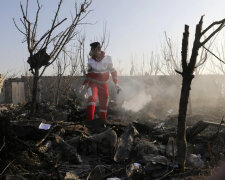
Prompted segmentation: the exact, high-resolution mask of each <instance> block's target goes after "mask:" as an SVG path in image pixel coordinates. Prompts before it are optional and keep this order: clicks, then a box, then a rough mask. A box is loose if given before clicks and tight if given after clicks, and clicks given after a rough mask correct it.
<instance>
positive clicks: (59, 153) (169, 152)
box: [0, 102, 225, 180]
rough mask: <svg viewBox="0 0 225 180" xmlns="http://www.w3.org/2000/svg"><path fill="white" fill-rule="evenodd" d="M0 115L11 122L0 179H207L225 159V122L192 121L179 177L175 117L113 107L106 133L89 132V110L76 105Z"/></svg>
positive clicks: (15, 109) (1, 150)
mask: <svg viewBox="0 0 225 180" xmlns="http://www.w3.org/2000/svg"><path fill="white" fill-rule="evenodd" d="M0 109H1V110H2V113H1V114H2V115H1V118H0V119H1V120H2V119H3V118H7V119H8V121H9V122H10V132H9V135H8V136H7V138H4V139H3V140H2V141H1V144H3V145H2V146H1V145H0V162H1V163H0V164H1V165H0V173H1V174H0V177H1V178H6V179H8V180H12V179H67V180H68V179H74V180H78V179H89V180H101V179H108V180H122V179H132V180H141V179H143V180H145V179H146V180H147V179H174V180H175V179H181V178H183V179H184V178H185V177H186V178H188V177H190V176H191V177H204V176H209V173H210V169H212V167H214V166H215V165H216V164H217V163H218V161H219V160H221V159H223V158H224V155H225V127H224V125H223V122H222V121H221V123H212V122H207V118H206V117H204V116H197V117H196V116H191V117H188V122H189V124H188V129H187V141H188V158H187V170H186V171H185V172H184V173H180V172H179V166H178V164H177V163H176V154H177V149H176V119H177V117H176V116H170V117H168V118H167V119H166V120H164V121H159V120H158V121H157V120H154V121H153V120H151V121H150V120H149V119H148V117H147V116H144V115H142V116H141V115H140V114H138V113H136V114H134V113H132V112H127V111H124V110H122V109H117V108H116V107H114V108H111V109H109V115H108V123H107V125H106V127H105V128H102V129H90V128H87V127H86V126H85V125H84V120H85V114H86V113H85V109H82V108H78V107H76V105H74V104H73V103H72V102H70V103H68V105H67V106H65V107H64V108H63V109H62V108H60V109H59V108H56V107H54V106H50V105H48V104H42V105H41V106H40V109H39V114H36V115H35V116H31V115H30V114H29V113H28V112H29V111H28V109H26V107H19V106H2V107H1V108H0ZM3 112H8V113H9V112H10V114H7V116H4V115H3V114H4V113H3ZM203 117H204V118H203ZM205 118H206V119H205ZM192 119H197V120H196V121H192ZM201 120H204V121H201ZM208 121H210V119H208Z"/></svg>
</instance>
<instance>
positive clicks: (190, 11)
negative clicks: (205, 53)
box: [0, 0, 225, 73]
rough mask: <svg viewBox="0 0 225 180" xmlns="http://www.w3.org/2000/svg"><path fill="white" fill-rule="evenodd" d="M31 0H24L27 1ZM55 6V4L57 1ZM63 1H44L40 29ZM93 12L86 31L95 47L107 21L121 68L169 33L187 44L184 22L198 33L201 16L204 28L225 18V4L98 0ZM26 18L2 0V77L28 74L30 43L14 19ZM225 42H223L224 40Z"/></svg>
mask: <svg viewBox="0 0 225 180" xmlns="http://www.w3.org/2000/svg"><path fill="white" fill-rule="evenodd" d="M25 1H26V0H21V2H22V3H25ZM30 1H31V4H30V7H31V8H30V17H33V13H34V12H35V9H36V6H35V2H36V1H35V0H30ZM64 1H65V2H64V4H63V7H62V9H61V17H65V16H69V17H70V13H73V3H74V0H64ZM53 2H54V3H53ZM57 2H58V0H40V3H41V4H42V5H43V8H42V9H41V17H40V25H39V31H40V32H44V31H45V30H46V29H48V27H49V26H48V25H49V24H50V22H51V19H52V17H53V15H54V10H55V9H56V7H57ZM90 9H92V10H93V11H92V12H91V13H90V14H89V15H88V17H87V18H86V19H85V22H88V23H94V25H86V26H85V27H83V29H84V30H85V33H86V36H87V41H86V47H87V48H88V47H89V44H90V42H91V40H93V39H94V38H95V37H99V35H100V34H101V33H102V29H103V23H104V22H107V29H108V31H109V32H110V43H109V47H108V49H107V54H110V55H111V56H112V58H113V61H114V64H118V63H119V61H121V66H123V67H127V68H128V69H129V68H130V60H131V56H133V57H135V59H134V60H135V62H136V63H138V62H140V61H141V60H140V58H141V57H142V55H143V54H150V53H151V51H158V50H159V49H160V44H161V43H162V42H163V41H164V32H165V31H166V32H167V34H168V36H169V37H171V38H172V39H173V40H174V41H175V43H177V44H181V37H182V33H183V29H184V24H188V25H190V33H192V34H193V33H194V29H195V25H196V24H197V23H198V21H199V19H200V16H201V15H205V17H204V27H205V26H207V25H209V23H211V22H213V21H215V20H220V19H222V18H225V11H224V10H225V1H224V0H120V1H119V0H93V3H92V5H91V7H90ZM19 17H21V12H20V7H19V1H17V0H1V2H0V18H1V20H0V37H1V38H0V39H1V43H0V62H1V65H0V73H5V72H6V71H10V72H12V71H20V72H23V71H24V70H23V69H24V62H26V60H27V57H28V53H27V49H26V44H25V43H24V44H23V43H22V41H23V36H22V34H20V33H19V32H18V31H17V30H16V28H15V26H14V24H13V21H12V18H15V19H16V20H17V22H18V23H19ZM221 40H222V39H221Z"/></svg>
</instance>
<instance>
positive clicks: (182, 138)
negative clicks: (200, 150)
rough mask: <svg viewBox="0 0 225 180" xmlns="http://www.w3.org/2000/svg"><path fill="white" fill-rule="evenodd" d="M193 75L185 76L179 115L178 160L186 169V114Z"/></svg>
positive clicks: (182, 167)
mask: <svg viewBox="0 0 225 180" xmlns="http://www.w3.org/2000/svg"><path fill="white" fill-rule="evenodd" d="M192 79H193V77H192V76H187V77H183V82H182V88H181V96H180V104H179V115H178V125H177V145H178V148H177V151H178V152H177V154H178V156H177V161H178V163H179V165H180V166H181V169H182V170H184V167H185V161H186V156H187V141H186V114H187V106H188V99H189V95H190V90H191V81H192Z"/></svg>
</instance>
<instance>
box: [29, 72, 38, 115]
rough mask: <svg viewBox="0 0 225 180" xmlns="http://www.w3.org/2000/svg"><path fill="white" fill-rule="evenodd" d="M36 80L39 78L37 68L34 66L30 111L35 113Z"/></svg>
mask: <svg viewBox="0 0 225 180" xmlns="http://www.w3.org/2000/svg"><path fill="white" fill-rule="evenodd" d="M38 80H39V68H35V72H34V77H33V89H32V101H31V113H36V111H37V92H38V91H37V90H38Z"/></svg>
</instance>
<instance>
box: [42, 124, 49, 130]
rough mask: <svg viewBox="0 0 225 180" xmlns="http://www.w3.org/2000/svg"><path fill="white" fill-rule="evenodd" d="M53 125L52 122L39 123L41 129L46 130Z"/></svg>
mask: <svg viewBox="0 0 225 180" xmlns="http://www.w3.org/2000/svg"><path fill="white" fill-rule="evenodd" d="M50 127H51V124H45V123H41V124H40V125H39V129H44V130H49V129H50Z"/></svg>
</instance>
